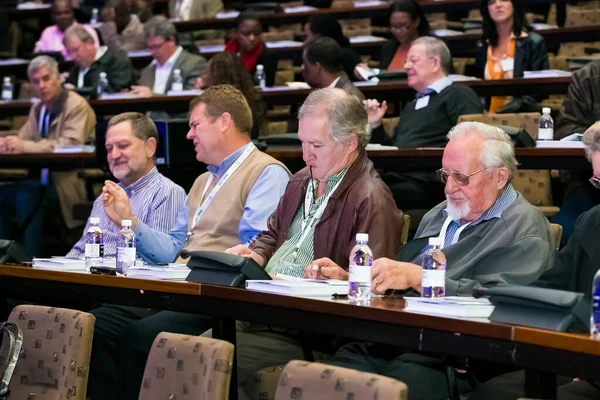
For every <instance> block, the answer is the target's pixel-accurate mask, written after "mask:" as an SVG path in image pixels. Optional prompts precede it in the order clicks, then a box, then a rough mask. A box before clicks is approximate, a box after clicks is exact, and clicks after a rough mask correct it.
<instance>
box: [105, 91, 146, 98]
mask: <svg viewBox="0 0 600 400" xmlns="http://www.w3.org/2000/svg"><path fill="white" fill-rule="evenodd" d="M139 97H140V96H138V95H137V94H135V93H130V92H117V93H102V94H101V95H100V100H122V99H138V98H139Z"/></svg>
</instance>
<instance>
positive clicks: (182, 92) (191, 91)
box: [167, 89, 203, 96]
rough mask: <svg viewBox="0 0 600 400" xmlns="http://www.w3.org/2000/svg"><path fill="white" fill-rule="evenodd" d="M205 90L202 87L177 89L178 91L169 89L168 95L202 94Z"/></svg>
mask: <svg viewBox="0 0 600 400" xmlns="http://www.w3.org/2000/svg"><path fill="white" fill-rule="evenodd" d="M202 92H203V90H202V89H184V90H177V91H175V92H174V91H172V90H169V91H168V92H167V96H200V95H201V94H202Z"/></svg>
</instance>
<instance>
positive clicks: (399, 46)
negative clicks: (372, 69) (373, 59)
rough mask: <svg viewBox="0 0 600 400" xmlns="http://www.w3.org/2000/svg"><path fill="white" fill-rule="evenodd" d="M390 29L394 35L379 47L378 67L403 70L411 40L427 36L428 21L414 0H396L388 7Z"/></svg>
mask: <svg viewBox="0 0 600 400" xmlns="http://www.w3.org/2000/svg"><path fill="white" fill-rule="evenodd" d="M389 19H390V31H391V32H392V35H393V36H394V37H393V38H392V39H390V40H388V41H387V42H386V43H385V44H384V45H383V48H382V49H381V57H380V64H379V68H381V69H387V70H392V71H394V70H403V69H404V63H405V62H406V54H407V53H408V49H410V45H411V44H412V42H413V41H414V40H416V39H418V38H420V37H421V36H429V30H430V29H429V22H428V21H427V18H426V17H425V14H424V13H423V10H422V9H421V7H420V6H419V4H418V3H417V2H416V1H415V0H396V1H394V2H393V3H392V4H391V5H390V8H389Z"/></svg>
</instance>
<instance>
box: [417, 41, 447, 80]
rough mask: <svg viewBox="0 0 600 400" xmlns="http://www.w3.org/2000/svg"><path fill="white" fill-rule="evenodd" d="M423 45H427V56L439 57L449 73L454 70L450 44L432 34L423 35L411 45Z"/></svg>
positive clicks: (444, 68)
mask: <svg viewBox="0 0 600 400" xmlns="http://www.w3.org/2000/svg"><path fill="white" fill-rule="evenodd" d="M415 45H421V46H423V47H425V52H426V53H427V57H437V58H439V59H440V65H441V67H442V70H443V71H444V72H445V73H446V75H448V74H449V73H450V71H451V70H452V56H451V55H450V50H448V46H446V43H444V42H443V41H442V40H440V39H438V38H434V37H432V36H421V37H420V38H418V39H417V40H415V41H414V42H412V44H411V46H415Z"/></svg>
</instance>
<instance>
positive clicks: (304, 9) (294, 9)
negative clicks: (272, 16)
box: [283, 6, 317, 14]
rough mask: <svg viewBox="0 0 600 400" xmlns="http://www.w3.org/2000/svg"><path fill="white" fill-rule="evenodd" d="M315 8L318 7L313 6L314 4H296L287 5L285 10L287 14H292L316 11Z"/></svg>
mask: <svg viewBox="0 0 600 400" xmlns="http://www.w3.org/2000/svg"><path fill="white" fill-rule="evenodd" d="M315 10H317V8H316V7H312V6H296V7H285V8H284V9H283V12H284V13H286V14H292V13H301V12H310V11H315Z"/></svg>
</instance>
